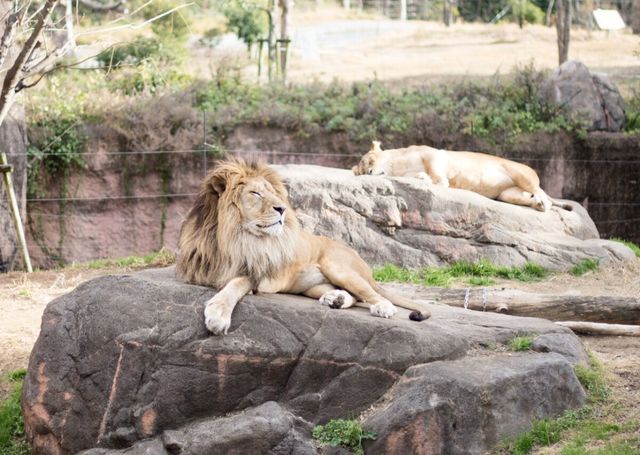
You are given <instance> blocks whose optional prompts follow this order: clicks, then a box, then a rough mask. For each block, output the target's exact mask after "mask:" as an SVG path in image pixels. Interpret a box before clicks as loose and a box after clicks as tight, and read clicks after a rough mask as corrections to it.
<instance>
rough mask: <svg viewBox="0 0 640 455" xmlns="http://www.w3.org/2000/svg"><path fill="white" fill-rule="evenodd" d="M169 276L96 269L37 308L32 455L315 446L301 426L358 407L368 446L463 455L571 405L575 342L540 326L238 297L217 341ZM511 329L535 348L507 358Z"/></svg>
mask: <svg viewBox="0 0 640 455" xmlns="http://www.w3.org/2000/svg"><path fill="white" fill-rule="evenodd" d="M173 274H174V270H173V268H169V269H160V270H155V271H148V272H144V273H141V274H138V275H135V276H111V277H102V278H98V279H95V280H93V281H90V282H87V283H85V284H83V285H81V286H79V287H78V288H77V289H76V290H75V291H73V292H72V293H70V294H67V295H65V296H63V297H60V298H58V299H56V300H54V301H52V302H51V303H50V304H49V305H48V306H47V308H46V310H45V312H44V315H43V320H42V331H41V334H40V337H39V338H38V341H37V343H36V345H35V347H34V349H33V352H32V354H31V359H30V362H29V369H28V374H27V377H26V379H25V382H24V389H23V399H22V404H23V412H24V417H25V427H26V431H27V434H28V436H29V439H30V441H31V442H32V444H33V448H34V452H35V453H36V454H71V453H77V452H79V451H82V450H89V452H88V453H89V454H94V455H98V454H115V453H128V454H165V453H171V454H174V453H183V454H193V455H206V454H210V453H268V454H305V453H313V450H314V449H315V444H314V443H313V441H311V439H310V429H311V427H312V425H313V424H316V423H324V422H326V421H327V420H329V419H332V418H343V417H351V416H358V415H360V414H361V413H363V412H364V411H367V412H366V415H367V416H366V419H365V420H364V422H365V424H366V425H367V426H369V427H371V428H372V429H375V431H376V432H377V433H378V435H379V436H378V439H377V440H376V441H374V442H373V443H372V445H371V446H370V447H371V449H370V450H369V451H370V453H383V452H384V453H387V454H404V453H410V452H407V451H406V448H407V447H410V446H411V444H414V443H415V442H416V441H418V442H420V441H424V439H425V437H426V438H427V439H428V443H429V444H433V445H434V447H436V449H437V450H436V449H434V450H433V451H432V452H430V453H465V454H474V453H481V452H483V451H484V450H486V449H488V448H489V447H491V446H492V445H493V444H495V443H497V442H499V441H500V440H501V439H502V438H503V437H508V436H512V435H514V434H516V433H518V432H522V431H525V430H527V429H528V428H529V427H530V424H531V421H532V419H535V418H546V417H552V416H556V415H558V414H559V413H561V412H562V411H563V410H564V409H566V408H567V407H576V406H579V405H581V404H582V403H583V402H584V398H585V394H584V391H583V390H582V388H581V386H580V385H579V383H578V382H577V379H576V377H575V375H574V373H573V370H572V368H571V364H572V363H574V362H586V361H587V356H586V353H585V351H584V348H583V347H582V345H581V344H580V341H579V339H578V338H577V337H576V336H575V335H573V333H571V332H570V331H569V330H568V329H566V328H564V327H561V326H558V325H555V324H553V323H551V322H549V321H545V320H542V319H534V318H517V317H512V316H506V315H499V314H490V313H482V312H473V311H465V310H461V309H456V308H451V307H447V306H436V305H433V308H432V312H433V316H432V318H431V319H429V320H427V321H424V322H420V323H418V322H413V321H409V320H408V312H407V311H405V310H400V311H399V314H398V315H397V316H396V317H394V318H392V319H389V320H387V319H381V318H375V317H373V316H371V315H370V314H369V313H368V312H367V311H365V310H361V309H351V310H329V309H328V308H326V307H323V306H320V305H319V304H318V303H317V302H316V301H314V300H311V299H307V298H303V297H298V296H287V295H249V296H246V297H245V298H244V299H243V300H242V302H241V303H240V304H239V305H238V307H237V308H236V310H235V312H234V314H233V319H232V325H231V330H230V333H229V335H227V336H224V337H214V336H210V335H209V334H208V333H207V330H206V328H205V325H204V320H203V307H204V302H206V301H207V300H208V299H210V298H211V297H212V296H213V295H214V293H215V291H214V290H212V289H209V288H204V287H199V286H191V285H186V284H182V283H179V282H176V281H175V280H174V278H173ZM524 334H530V335H531V336H533V337H538V338H542V337H544V342H543V343H542V345H543V347H542V349H540V351H539V352H530V353H524V354H518V355H513V354H512V353H510V352H508V351H506V349H505V347H504V346H505V344H506V343H508V341H509V340H511V339H513V338H514V337H516V336H520V335H524ZM564 352H571V355H570V356H565V355H563V353H564ZM403 403H406V406H405V405H403ZM398 407H400V408H402V410H401V411H400V410H398V411H397V412H396V411H394V410H395V409H396V408H398ZM404 425H409V427H408V429H407V432H406V436H405V433H403V430H402V428H403V426H404ZM452 432H453V433H452ZM407 438H408V439H407ZM421 438H422V439H421ZM379 448H384V450H382V449H380V450H382V451H380V450H379Z"/></svg>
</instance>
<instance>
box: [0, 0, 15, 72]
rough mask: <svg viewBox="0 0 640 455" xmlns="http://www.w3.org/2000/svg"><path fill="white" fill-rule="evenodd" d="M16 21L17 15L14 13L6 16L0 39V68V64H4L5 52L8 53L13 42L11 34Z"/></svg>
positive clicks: (0, 66)
mask: <svg viewBox="0 0 640 455" xmlns="http://www.w3.org/2000/svg"><path fill="white" fill-rule="evenodd" d="M17 23H18V15H17V14H16V13H11V14H10V15H9V17H7V20H6V22H5V29H4V33H3V34H2V39H1V40H0V68H2V65H4V61H5V59H6V58H7V54H9V47H10V46H11V43H12V42H13V35H14V34H15V31H16V25H17Z"/></svg>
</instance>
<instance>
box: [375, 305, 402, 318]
mask: <svg viewBox="0 0 640 455" xmlns="http://www.w3.org/2000/svg"><path fill="white" fill-rule="evenodd" d="M370 311H371V314H372V315H374V316H378V317H381V318H390V317H391V316H393V315H394V314H396V313H397V312H398V309H397V308H396V307H395V306H393V304H392V303H391V302H380V303H376V304H375V305H372V306H371V308H370Z"/></svg>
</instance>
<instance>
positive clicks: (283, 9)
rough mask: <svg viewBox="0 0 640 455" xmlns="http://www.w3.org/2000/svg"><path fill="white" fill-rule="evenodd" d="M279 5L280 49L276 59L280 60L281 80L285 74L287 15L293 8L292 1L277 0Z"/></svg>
mask: <svg viewBox="0 0 640 455" xmlns="http://www.w3.org/2000/svg"><path fill="white" fill-rule="evenodd" d="M279 3H280V40H281V41H280V48H279V49H278V58H279V59H280V71H282V79H283V80H284V79H285V75H286V74H287V46H288V44H287V42H286V40H288V39H289V13H290V12H291V8H292V7H293V0H279Z"/></svg>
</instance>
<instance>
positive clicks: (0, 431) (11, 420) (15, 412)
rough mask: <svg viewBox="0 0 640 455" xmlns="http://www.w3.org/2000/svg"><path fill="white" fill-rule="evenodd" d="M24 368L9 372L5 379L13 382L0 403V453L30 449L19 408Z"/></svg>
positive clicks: (21, 453)
mask: <svg viewBox="0 0 640 455" xmlns="http://www.w3.org/2000/svg"><path fill="white" fill-rule="evenodd" d="M25 375H26V370H18V371H15V372H13V373H10V374H9V375H8V377H7V379H8V380H9V381H10V382H11V383H12V384H13V390H12V391H11V394H10V395H9V398H7V399H6V400H5V401H4V402H3V403H1V404H0V453H1V454H3V455H28V454H30V453H31V449H30V448H29V445H28V444H27V441H26V439H25V434H24V420H23V418H22V412H21V410H20V396H21V395H22V382H23V380H24V377H25Z"/></svg>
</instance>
